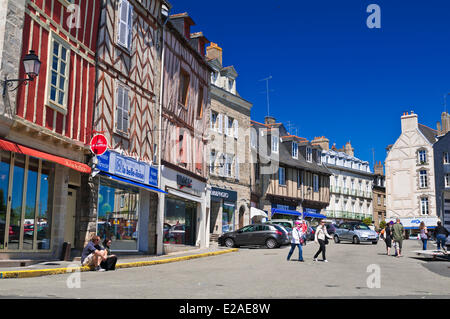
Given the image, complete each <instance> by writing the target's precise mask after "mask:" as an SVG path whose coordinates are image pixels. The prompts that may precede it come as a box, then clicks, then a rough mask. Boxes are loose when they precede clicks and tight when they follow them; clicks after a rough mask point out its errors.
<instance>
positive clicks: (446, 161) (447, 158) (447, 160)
mask: <svg viewBox="0 0 450 319" xmlns="http://www.w3.org/2000/svg"><path fill="white" fill-rule="evenodd" d="M443 162H444V164H450V155H449V153H448V152H444V159H443Z"/></svg>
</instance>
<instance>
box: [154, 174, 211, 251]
mask: <svg viewBox="0 0 450 319" xmlns="http://www.w3.org/2000/svg"><path fill="white" fill-rule="evenodd" d="M161 183H162V185H163V186H162V187H164V190H165V192H166V193H165V194H164V195H163V196H162V198H163V203H164V205H162V206H161V209H162V211H161V212H160V214H161V219H162V220H163V225H162V226H163V227H162V234H161V235H162V245H163V247H161V248H162V253H170V252H174V251H181V250H185V249H190V248H192V247H199V246H200V247H205V245H206V237H205V227H206V226H205V225H206V213H205V212H206V182H204V181H201V180H198V179H196V178H194V177H193V176H190V175H186V174H183V173H181V172H179V171H177V170H174V169H171V168H168V167H164V168H163V169H162V180H161ZM160 200H161V198H160Z"/></svg>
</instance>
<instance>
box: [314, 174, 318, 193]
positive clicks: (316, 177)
mask: <svg viewBox="0 0 450 319" xmlns="http://www.w3.org/2000/svg"><path fill="white" fill-rule="evenodd" d="M313 188H314V192H318V191H319V175H316V174H314V175H313Z"/></svg>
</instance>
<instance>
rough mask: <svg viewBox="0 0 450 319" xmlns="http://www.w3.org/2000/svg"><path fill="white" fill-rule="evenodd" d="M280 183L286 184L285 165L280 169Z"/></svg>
mask: <svg viewBox="0 0 450 319" xmlns="http://www.w3.org/2000/svg"><path fill="white" fill-rule="evenodd" d="M278 183H279V184H280V185H286V169H285V168H284V167H280V168H279V169H278Z"/></svg>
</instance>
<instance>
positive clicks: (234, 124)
mask: <svg viewBox="0 0 450 319" xmlns="http://www.w3.org/2000/svg"><path fill="white" fill-rule="evenodd" d="M233 129H234V138H235V139H236V140H237V138H238V136H239V122H238V121H237V120H234V121H233Z"/></svg>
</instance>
